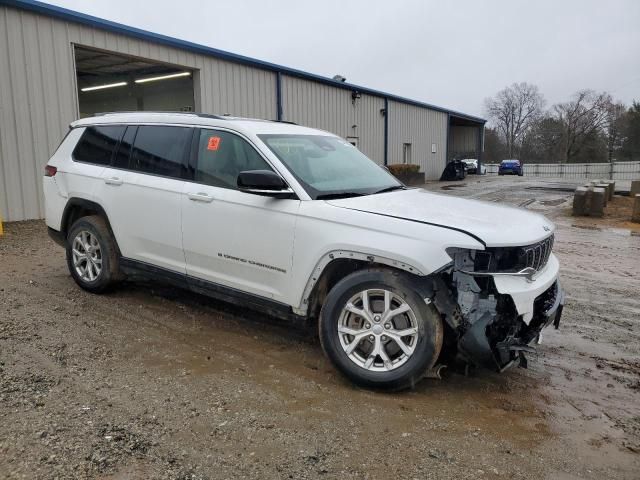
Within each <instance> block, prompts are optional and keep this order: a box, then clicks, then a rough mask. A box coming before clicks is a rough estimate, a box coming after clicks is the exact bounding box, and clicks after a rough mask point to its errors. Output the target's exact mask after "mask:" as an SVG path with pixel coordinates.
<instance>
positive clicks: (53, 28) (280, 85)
mask: <svg viewBox="0 0 640 480" xmlns="http://www.w3.org/2000/svg"><path fill="white" fill-rule="evenodd" d="M187 72H188V73H187ZM154 75H155V77H153V76H154ZM182 75H184V76H182ZM150 76H151V77H150ZM163 76H168V77H181V78H175V79H173V80H172V83H171V84H170V85H171V86H170V87H169V86H168V85H169V83H168V82H167V83H164V85H163V86H162V88H159V87H158V86H157V82H155V83H146V82H147V81H148V80H154V79H156V78H165V77H163ZM152 77H153V78H152ZM96 82H98V84H99V86H98V88H96V87H95V85H96ZM108 82H114V83H111V84H109V86H113V87H118V88H109V89H104V88H102V87H104V86H105V84H107V83H108ZM116 92H117V93H116ZM113 110H183V111H185V110H186V111H190V110H195V111H201V112H208V113H218V114H231V115H235V116H246V117H256V118H264V119H276V120H286V121H293V122H296V123H299V124H303V125H308V126H311V127H316V128H321V129H324V130H328V131H330V132H333V133H335V134H337V135H340V136H342V137H344V138H346V139H348V140H349V141H351V142H352V143H354V144H355V145H357V147H358V148H360V149H361V150H362V151H363V152H364V153H365V154H366V155H368V156H369V157H370V158H372V159H373V160H375V161H376V162H378V163H380V164H393V163H403V162H404V163H415V164H418V165H420V167H421V170H422V171H424V172H425V174H426V178H427V179H437V178H438V177H439V175H440V173H441V172H442V169H443V168H444V166H445V164H446V161H447V160H450V159H452V158H454V157H459V156H464V157H473V158H478V157H481V154H482V148H483V146H482V141H483V131H484V130H483V129H484V122H485V121H484V120H483V119H481V118H477V117H473V116H470V115H465V114H462V113H458V112H453V111H450V110H447V109H444V108H441V107H436V106H434V105H430V104H425V103H422V102H418V101H414V100H410V99H406V98H402V97H399V96H396V95H391V94H387V93H384V92H379V91H376V90H372V89H369V88H365V87H361V86H358V85H353V84H348V83H344V82H341V81H337V80H333V79H329V78H325V77H321V76H318V75H314V74H310V73H306V72H302V71H299V70H295V69H291V68H287V67H283V66H280V65H275V64H271V63H267V62H262V61H259V60H255V59H252V58H248V57H243V56H239V55H234V54H231V53H228V52H224V51H221V50H216V49H213V48H209V47H205V46H202V45H197V44H194V43H190V42H186V41H182V40H178V39H174V38H170V37H166V36H163V35H159V34H155V33H151V32H147V31H144V30H140V29H136V28H132V27H128V26H125V25H121V24H116V23H114V22H110V21H107V20H103V19H99V18H96V17H92V16H88V15H84V14H81V13H78V12H73V11H70V10H67V9H63V8H59V7H55V6H52V5H48V4H44V3H41V2H35V1H28V0H0V190H1V191H0V214H1V215H2V217H3V218H4V219H5V220H9V221H11V220H24V219H33V218H42V217H43V216H44V212H43V198H42V189H41V176H42V171H43V168H44V165H45V163H46V161H47V160H48V158H49V157H50V155H51V154H52V153H53V151H54V150H55V148H56V147H57V145H58V143H59V142H60V140H61V139H62V137H63V136H64V134H65V132H66V131H67V128H68V125H69V123H70V122H72V121H73V120H76V119H77V118H80V117H81V116H85V115H90V114H93V113H96V112H101V111H113Z"/></svg>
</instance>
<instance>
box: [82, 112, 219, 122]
mask: <svg viewBox="0 0 640 480" xmlns="http://www.w3.org/2000/svg"><path fill="white" fill-rule="evenodd" d="M121 113H143V114H149V113H151V114H153V113H158V114H172V115H195V116H197V117H202V118H212V119H214V120H227V119H228V118H229V117H228V116H222V115H214V114H212V113H199V112H180V111H175V110H123V111H120V112H98V113H94V114H93V115H92V117H102V116H104V115H120V114H121Z"/></svg>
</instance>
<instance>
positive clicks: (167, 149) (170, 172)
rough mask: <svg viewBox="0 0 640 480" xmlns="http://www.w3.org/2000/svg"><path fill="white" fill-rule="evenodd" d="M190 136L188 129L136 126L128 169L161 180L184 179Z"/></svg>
mask: <svg viewBox="0 0 640 480" xmlns="http://www.w3.org/2000/svg"><path fill="white" fill-rule="evenodd" d="M191 134H192V129H191V128H189V127H169V126H161V125H157V126H155V125H141V126H139V127H138V133H137V134H136V136H135V140H134V142H133V151H132V153H131V161H130V166H129V168H130V169H131V170H136V171H138V172H144V173H151V174H153V175H161V176H163V177H174V178H187V173H188V168H187V150H188V149H187V147H188V145H189V142H190V140H191Z"/></svg>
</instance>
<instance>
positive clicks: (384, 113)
mask: <svg viewBox="0 0 640 480" xmlns="http://www.w3.org/2000/svg"><path fill="white" fill-rule="evenodd" d="M380 115H382V116H383V117H386V115H387V109H386V108H381V109H380Z"/></svg>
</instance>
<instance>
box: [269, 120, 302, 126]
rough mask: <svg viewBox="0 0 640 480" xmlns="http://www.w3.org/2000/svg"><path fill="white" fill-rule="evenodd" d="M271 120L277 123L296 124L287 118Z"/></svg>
mask: <svg viewBox="0 0 640 480" xmlns="http://www.w3.org/2000/svg"><path fill="white" fill-rule="evenodd" d="M271 121H272V122H277V123H287V124H289V125H298V124H297V123H296V122H290V121H289V120H271Z"/></svg>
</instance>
